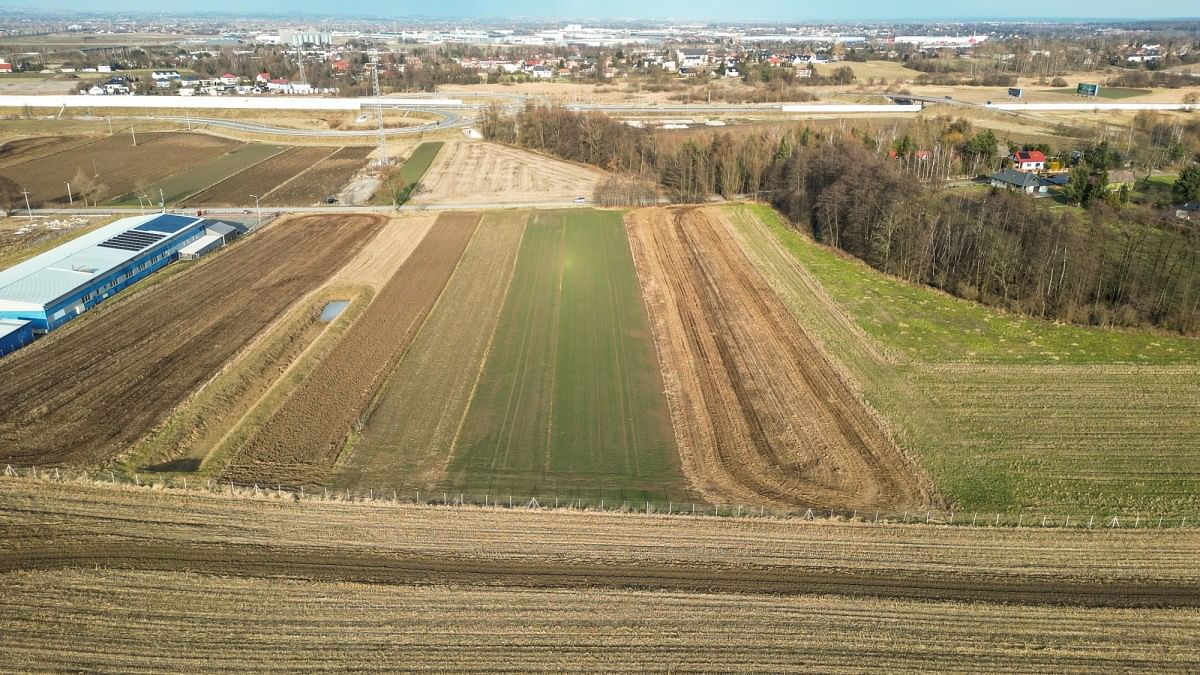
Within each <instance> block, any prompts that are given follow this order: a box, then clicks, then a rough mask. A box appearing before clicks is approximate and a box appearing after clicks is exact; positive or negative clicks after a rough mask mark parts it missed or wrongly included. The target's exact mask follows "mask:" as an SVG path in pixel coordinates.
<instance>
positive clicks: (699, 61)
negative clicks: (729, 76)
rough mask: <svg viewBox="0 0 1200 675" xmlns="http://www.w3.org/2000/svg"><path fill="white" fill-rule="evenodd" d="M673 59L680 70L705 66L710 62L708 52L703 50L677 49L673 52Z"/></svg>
mask: <svg viewBox="0 0 1200 675" xmlns="http://www.w3.org/2000/svg"><path fill="white" fill-rule="evenodd" d="M675 57H676V59H677V60H678V61H679V68H680V69H681V70H682V69H683V68H695V67H697V66H703V65H707V64H708V63H709V61H710V59H709V56H708V51H707V50H704V49H678V50H676V51H675Z"/></svg>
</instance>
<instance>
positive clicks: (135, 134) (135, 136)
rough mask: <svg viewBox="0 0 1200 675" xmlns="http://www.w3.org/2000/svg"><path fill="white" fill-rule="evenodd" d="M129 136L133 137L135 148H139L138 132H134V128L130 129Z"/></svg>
mask: <svg viewBox="0 0 1200 675" xmlns="http://www.w3.org/2000/svg"><path fill="white" fill-rule="evenodd" d="M129 135H130V136H133V147H135V148H136V147H137V132H136V131H134V130H133V127H132V126H131V127H129Z"/></svg>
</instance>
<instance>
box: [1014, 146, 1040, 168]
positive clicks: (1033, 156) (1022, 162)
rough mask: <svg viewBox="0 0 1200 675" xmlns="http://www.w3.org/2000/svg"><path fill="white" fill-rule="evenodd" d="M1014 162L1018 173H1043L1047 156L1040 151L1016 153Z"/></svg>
mask: <svg viewBox="0 0 1200 675" xmlns="http://www.w3.org/2000/svg"><path fill="white" fill-rule="evenodd" d="M1012 161H1013V168H1014V169H1016V170H1017V171H1041V170H1042V169H1045V168H1046V154H1045V153H1043V152H1042V151H1040V150H1021V151H1020V152H1014V153H1013V155H1012Z"/></svg>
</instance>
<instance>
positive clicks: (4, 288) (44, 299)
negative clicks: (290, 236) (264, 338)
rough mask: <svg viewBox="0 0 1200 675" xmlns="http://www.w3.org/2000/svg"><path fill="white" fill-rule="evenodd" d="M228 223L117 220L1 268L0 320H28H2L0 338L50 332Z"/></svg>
mask: <svg viewBox="0 0 1200 675" xmlns="http://www.w3.org/2000/svg"><path fill="white" fill-rule="evenodd" d="M232 229H234V228H231V227H229V225H228V224H227V223H224V222H221V221H215V220H206V219H204V218H198V217H194V216H182V215H176V214H170V213H156V214H152V215H148V216H136V217H133V218H122V219H121V220H118V221H116V222H114V223H111V224H109V225H105V226H104V227H101V228H98V229H96V230H95V231H92V232H89V233H87V234H85V235H82V236H80V237H77V238H76V239H74V240H72V241H69V242H67V243H65V244H63V245H61V246H59V247H57V248H54V249H52V250H50V251H47V252H45V253H43V254H41V255H38V256H35V257H33V258H30V259H29V260H26V261H25V262H22V263H19V264H17V265H15V266H13V267H10V268H9V269H6V270H3V271H0V320H5V319H7V320H9V321H10V322H28V326H22V327H20V328H17V327H13V328H11V329H8V328H6V326H0V340H4V339H7V338H6V337H5V336H6V335H7V336H13V335H16V337H11V340H12V341H15V342H22V341H24V342H28V339H27V338H25V337H23V336H25V335H26V334H27V333H28V332H29V331H32V333H38V334H40V333H46V332H48V331H51V330H54V329H55V328H57V327H59V326H61V325H62V324H64V323H66V322H67V321H70V320H71V319H73V318H75V317H76V316H79V315H80V314H82V313H83V312H85V311H87V310H89V309H91V308H92V307H95V306H96V305H97V304H99V303H101V302H103V301H104V300H105V299H107V298H110V297H112V296H113V295H115V294H117V293H119V292H120V291H121V290H122V289H124V288H126V287H127V286H129V285H130V284H133V283H135V282H137V281H139V280H140V279H143V278H144V277H146V276H148V275H150V274H152V273H153V272H154V271H155V270H157V269H159V268H161V267H163V266H165V265H167V264H169V263H170V262H171V261H172V260H175V259H177V258H178V257H179V254H180V251H181V250H184V249H188V250H189V253H191V254H193V255H192V257H194V256H196V255H199V254H200V253H202V252H204V251H207V250H211V249H212V248H215V247H216V246H219V245H221V244H224V243H225V242H226V241H228V239H229V238H231V237H232V236H234V232H231V230H232ZM189 245H193V246H192V247H191V248H189ZM6 330H8V332H7V333H6V332H5V331H6ZM0 353H4V350H3V349H0Z"/></svg>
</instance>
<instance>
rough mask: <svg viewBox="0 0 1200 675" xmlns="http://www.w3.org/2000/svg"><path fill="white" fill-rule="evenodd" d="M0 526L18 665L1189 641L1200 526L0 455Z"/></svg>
mask: <svg viewBox="0 0 1200 675" xmlns="http://www.w3.org/2000/svg"><path fill="white" fill-rule="evenodd" d="M0 540H2V541H4V546H2V547H0V587H3V588H4V591H5V592H4V593H2V594H0V626H3V627H4V638H3V640H0V658H3V662H4V663H5V665H6V666H7V667H9V668H11V669H14V670H48V669H52V670H106V671H113V670H120V671H130V670H149V671H156V672H160V671H165V670H169V671H186V672H202V671H219V672H229V671H245V670H255V669H261V668H262V667H263V666H264V664H269V665H271V666H272V667H275V668H279V669H287V670H301V671H317V670H328V669H332V668H335V667H340V668H345V669H348V670H366V669H380V670H396V669H406V668H409V667H411V668H418V667H424V668H433V669H438V670H451V671H458V670H497V671H506V670H521V671H525V670H601V671H607V672H612V671H623V670H626V669H628V670H644V669H651V670H681V669H687V670H690V669H696V670H714V671H722V672H725V671H736V672H742V671H751V670H753V671H762V672H781V671H787V670H794V669H805V668H807V669H809V670H819V671H822V672H830V671H845V672H858V671H861V670H862V669H863V668H864V667H866V666H876V667H880V666H885V667H886V669H890V670H899V671H909V670H950V671H956V672H958V671H972V670H988V671H997V670H999V671H1005V672H1007V671H1023V670H1044V671H1052V672H1061V671H1070V670H1093V671H1105V672H1107V671H1112V670H1116V671H1124V670H1148V671H1155V672H1164V671H1168V672H1174V671H1186V670H1188V669H1190V668H1192V667H1193V666H1194V664H1195V663H1197V661H1198V660H1200V628H1198V626H1200V622H1198V621H1197V619H1198V618H1200V609H1197V608H1198V607H1200V576H1198V575H1197V568H1196V565H1195V559H1196V554H1195V552H1196V550H1197V547H1200V532H1198V531H1197V530H1194V529H1193V530H1189V529H1176V530H1159V529H1149V530H1100V529H1097V530H1082V529H1079V530H1055V529H1028V528H990V527H980V528H968V527H938V526H921V525H915V526H912V525H910V526H888V525H879V526H873V525H869V524H831V523H823V524H822V523H811V524H810V523H807V522H804V521H799V522H798V521H787V522H784V521H772V520H745V519H716V518H694V517H686V516H683V517H680V516H676V517H663V516H638V515H628V514H611V513H609V514H598V513H587V512H580V511H556V512H549V511H526V510H504V509H476V508H456V507H450V508H438V507H424V506H393V505H389V504H384V503H378V502H377V503H374V504H353V503H342V502H330V501H318V500H305V501H302V502H299V503H294V502H293V501H292V500H291V498H290V497H289V498H286V499H275V498H267V499H250V498H239V497H226V496H224V495H217V494H213V493H208V492H192V493H181V492H174V491H160V490H152V489H147V488H132V487H129V488H123V489H122V488H110V487H106V486H98V485H95V484H90V483H57V482H43V481H35V480H31V479H23V478H22V479H14V478H0ZM63 626H68V627H69V628H70V645H69V648H68V647H65V646H64V643H63V635H64V633H63V632H62V627H63ZM163 644H169V645H170V649H169V650H164V649H163Z"/></svg>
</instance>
